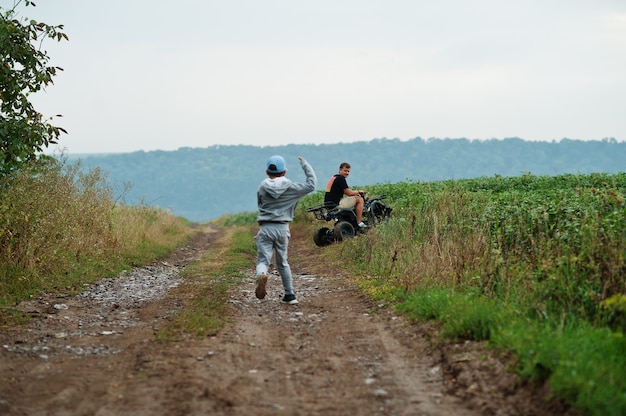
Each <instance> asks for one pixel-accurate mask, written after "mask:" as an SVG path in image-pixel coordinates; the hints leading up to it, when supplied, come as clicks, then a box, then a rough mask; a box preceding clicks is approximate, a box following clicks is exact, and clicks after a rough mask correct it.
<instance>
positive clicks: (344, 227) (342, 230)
mask: <svg viewBox="0 0 626 416" xmlns="http://www.w3.org/2000/svg"><path fill="white" fill-rule="evenodd" d="M333 234H334V237H335V241H342V240H345V239H346V238H352V237H354V236H355V235H356V233H355V231H354V226H353V225H352V224H350V223H349V222H348V221H339V222H338V223H337V224H335V230H334V232H333Z"/></svg>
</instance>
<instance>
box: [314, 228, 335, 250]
mask: <svg viewBox="0 0 626 416" xmlns="http://www.w3.org/2000/svg"><path fill="white" fill-rule="evenodd" d="M331 233H332V231H331V230H330V228H326V227H322V228H320V229H318V230H315V233H313V241H314V242H315V244H316V245H317V246H318V247H324V246H327V245H329V244H330V243H332V242H333V238H332V235H331Z"/></svg>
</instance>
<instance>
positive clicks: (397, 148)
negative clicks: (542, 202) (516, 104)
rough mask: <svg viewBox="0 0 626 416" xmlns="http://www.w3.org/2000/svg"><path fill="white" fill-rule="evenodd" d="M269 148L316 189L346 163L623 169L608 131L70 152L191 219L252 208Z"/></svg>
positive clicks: (355, 175) (383, 174) (369, 180)
mask: <svg viewBox="0 0 626 416" xmlns="http://www.w3.org/2000/svg"><path fill="white" fill-rule="evenodd" d="M273 154H281V155H283V156H284V157H285V159H286V160H287V169H288V175H287V176H288V177H290V178H291V179H293V180H296V181H302V180H304V175H303V174H302V171H301V169H300V167H299V164H298V160H297V157H298V156H303V157H304V158H306V159H307V160H308V161H309V162H310V163H311V164H312V165H313V167H314V169H315V171H316V173H317V175H318V189H319V190H322V189H324V187H325V185H326V182H327V180H328V178H329V177H330V176H331V175H334V174H335V173H337V171H338V168H339V164H340V163H341V162H343V161H347V162H349V163H350V164H351V165H352V171H351V174H350V177H349V178H348V183H349V184H350V186H352V187H355V186H366V185H369V184H375V183H396V182H401V181H420V182H421V181H436V180H443V179H463V178H476V177H482V176H493V175H501V176H519V175H522V174H524V173H531V174H533V175H549V176H553V175H559V174H565V173H574V174H578V173H594V172H606V173H617V172H624V171H626V143H623V142H617V141H616V140H614V139H604V140H601V141H580V140H571V139H563V140H560V141H558V142H557V141H553V142H529V141H524V140H522V139H518V138H510V139H504V140H498V139H492V140H469V139H427V140H424V139H421V138H419V137H417V138H415V139H412V140H408V141H401V140H399V139H374V140H371V141H367V142H356V143H338V144H321V145H313V144H310V145H287V146H264V147H261V146H244V145H233V146H223V145H220V146H211V147H207V148H181V149H179V150H175V151H150V152H143V151H139V152H133V153H120V154H107V155H79V156H72V157H69V158H68V159H70V160H71V159H74V158H76V157H78V158H80V159H81V160H82V166H83V167H84V168H85V169H91V168H94V167H100V168H101V169H102V170H103V171H105V172H106V173H107V174H108V177H109V179H110V180H111V182H112V183H113V184H116V186H117V188H118V189H120V193H122V189H123V188H124V184H129V185H130V190H129V191H128V192H127V193H125V194H124V195H123V200H124V201H125V202H126V203H129V204H135V203H140V202H143V203H146V204H149V205H155V206H159V207H162V208H166V209H170V210H171V211H172V212H174V213H175V214H176V215H179V216H182V217H185V218H187V219H189V220H191V221H197V222H200V221H206V220H210V219H214V218H218V217H220V216H222V215H225V214H229V213H237V212H245V211H255V210H256V189H257V186H258V184H259V182H260V181H261V180H262V179H264V178H265V173H264V171H265V162H266V160H267V158H268V157H269V156H271V155H273Z"/></svg>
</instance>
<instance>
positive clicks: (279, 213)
mask: <svg viewBox="0 0 626 416" xmlns="http://www.w3.org/2000/svg"><path fill="white" fill-rule="evenodd" d="M300 166H301V167H302V170H303V171H304V174H305V175H306V182H305V183H298V182H293V181H292V180H291V179H288V178H287V177H285V176H281V177H279V178H266V179H265V180H263V182H261V185H259V189H258V191H257V203H258V206H259V215H258V217H257V220H258V222H259V223H262V222H272V223H285V224H286V223H288V222H291V221H292V220H293V214H294V212H295V210H296V205H298V201H299V200H300V198H302V197H303V196H305V195H306V194H308V193H311V192H313V191H314V190H315V187H316V186H317V177H316V176H315V172H314V171H313V168H312V167H311V165H310V164H309V163H308V162H307V161H306V160H304V159H303V160H300Z"/></svg>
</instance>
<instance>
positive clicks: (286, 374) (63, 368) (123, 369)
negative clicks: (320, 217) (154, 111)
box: [0, 228, 566, 416]
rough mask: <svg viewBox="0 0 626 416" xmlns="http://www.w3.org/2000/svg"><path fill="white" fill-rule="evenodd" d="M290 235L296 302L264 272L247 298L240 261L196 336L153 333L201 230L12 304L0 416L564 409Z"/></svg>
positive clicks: (483, 352) (208, 234) (175, 305)
mask: <svg viewBox="0 0 626 416" xmlns="http://www.w3.org/2000/svg"><path fill="white" fill-rule="evenodd" d="M293 231H294V232H293V238H292V246H291V249H290V257H291V264H292V268H293V271H294V274H295V276H296V277H295V282H294V286H295V289H296V293H297V295H298V300H299V301H300V303H299V304H298V305H284V304H281V303H280V302H279V297H280V296H281V295H282V289H281V286H280V279H279V277H278V276H277V275H276V274H272V275H271V276H270V278H269V282H268V295H267V297H266V299H265V300H262V301H260V300H258V299H256V298H255V297H254V278H253V269H254V264H251V265H250V269H249V270H247V271H245V272H246V273H247V275H248V276H249V278H248V279H246V280H245V281H244V282H243V283H242V284H241V285H240V286H238V287H236V288H235V289H234V290H233V291H232V293H231V300H230V303H231V305H232V321H231V322H230V323H229V324H227V325H226V327H225V328H224V329H223V330H222V331H220V333H218V334H217V335H216V336H213V337H208V338H206V339H203V340H186V341H183V342H177V343H164V342H158V341H157V340H156V339H155V333H156V331H158V329H159V328H160V327H161V326H162V325H163V324H164V323H165V322H166V321H167V320H168V319H169V318H170V317H171V316H172V315H173V314H175V313H176V311H177V310H178V309H179V308H180V304H181V299H177V297H176V296H174V295H172V293H171V292H170V293H169V294H168V292H167V291H168V289H170V288H172V287H175V286H177V285H180V284H182V281H181V279H180V278H179V276H178V272H179V271H180V269H182V268H183V267H184V266H185V265H186V264H188V263H189V262H191V261H193V260H194V259H197V258H199V257H200V256H201V255H202V254H203V253H204V252H205V251H206V250H211V249H212V248H215V247H216V246H217V245H219V244H221V241H220V235H221V234H220V233H218V232H215V230H213V229H211V228H207V229H206V230H205V231H204V232H203V233H202V234H201V235H199V236H198V237H197V238H194V239H193V241H191V242H190V243H189V244H188V245H187V246H185V247H183V248H181V249H179V250H177V251H176V252H174V253H172V254H171V255H169V256H168V257H167V258H165V259H163V260H161V261H159V262H156V263H155V264H153V265H150V266H148V267H144V268H138V269H137V270H135V271H133V272H132V273H129V274H126V275H124V276H121V277H120V279H115V281H114V280H107V281H103V282H100V283H99V284H96V285H93V287H90V288H87V290H86V292H85V294H83V295H82V296H76V297H54V298H52V297H42V298H40V299H37V300H34V301H31V302H25V303H23V304H22V305H20V308H21V309H22V310H23V311H27V312H29V313H31V314H33V315H34V316H35V319H34V321H33V322H32V324H30V325H29V326H28V327H24V328H18V329H13V330H10V331H6V330H5V331H3V332H2V333H1V334H0V345H1V346H2V347H1V348H0V380H1V381H0V383H1V385H0V415H100V416H104V415H351V416H355V415H548V414H551V415H553V414H565V413H566V412H565V410H564V408H563V407H559V406H557V405H556V404H555V403H550V402H548V401H546V400H544V399H543V397H545V392H544V391H542V390H541V389H538V388H535V387H534V386H528V385H520V384H519V383H518V381H517V380H516V378H515V376H514V375H513V374H511V373H510V372H509V371H507V366H508V365H509V364H510V363H508V362H507V359H506V357H497V356H496V354H495V353H494V352H493V351H492V350H489V349H488V348H486V347H485V346H483V345H480V344H477V343H462V344H448V345H439V346H436V347H435V346H433V345H431V343H430V342H429V339H430V337H431V336H432V335H433V333H434V331H435V329H434V328H431V327H430V326H429V325H427V324H421V325H411V324H408V323H407V322H406V321H405V320H404V319H402V318H400V317H398V316H395V315H394V314H393V313H392V312H391V311H390V310H389V309H387V308H385V307H384V306H382V305H377V304H375V303H373V302H372V301H371V300H368V299H366V298H365V297H363V296H362V295H361V294H359V292H358V291H357V290H356V289H355V288H354V287H353V286H352V285H351V283H350V281H349V279H346V278H344V277H342V276H341V275H340V272H337V271H335V272H333V271H332V270H327V269H326V270H325V269H324V264H323V262H322V261H321V259H322V258H323V250H324V249H320V248H317V247H315V246H314V245H313V244H312V242H310V236H306V235H304V236H302V235H298V232H297V230H293ZM325 249H328V248H325Z"/></svg>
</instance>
